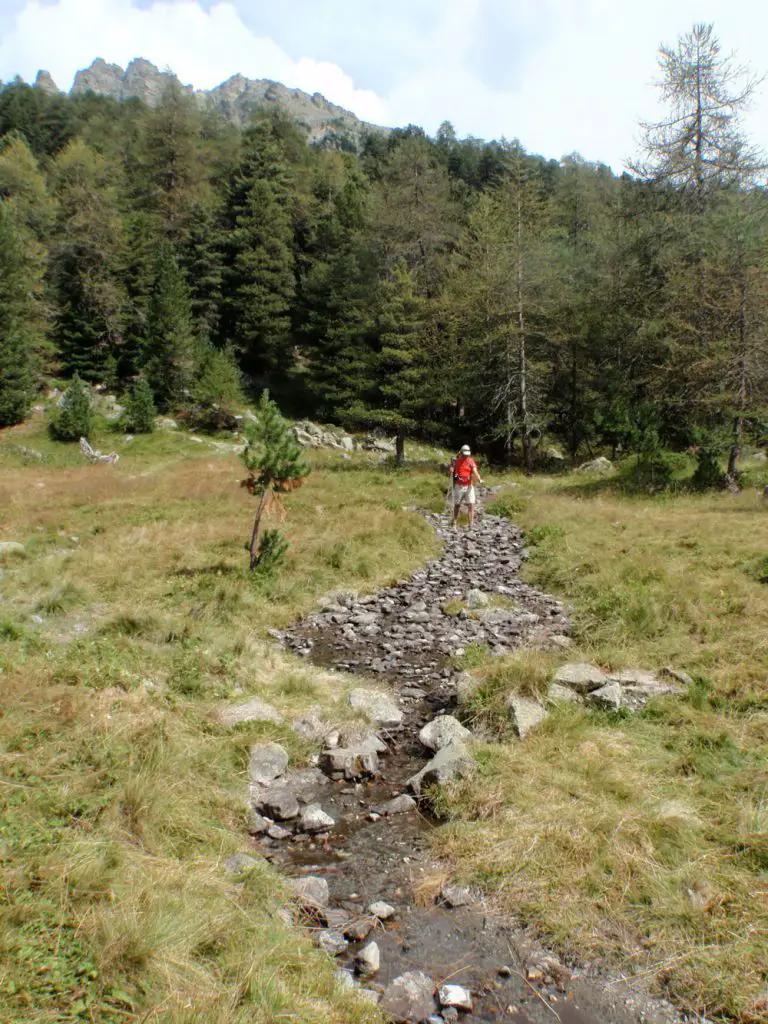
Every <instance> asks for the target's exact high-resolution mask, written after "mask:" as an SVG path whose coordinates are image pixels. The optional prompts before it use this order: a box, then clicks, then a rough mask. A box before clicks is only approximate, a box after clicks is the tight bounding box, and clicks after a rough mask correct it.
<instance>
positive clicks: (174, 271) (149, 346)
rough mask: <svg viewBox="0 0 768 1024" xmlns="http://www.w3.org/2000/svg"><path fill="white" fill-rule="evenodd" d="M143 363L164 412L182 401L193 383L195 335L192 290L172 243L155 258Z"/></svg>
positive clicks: (166, 245)
mask: <svg viewBox="0 0 768 1024" xmlns="http://www.w3.org/2000/svg"><path fill="white" fill-rule="evenodd" d="M143 362H144V368H145V373H146V375H147V378H148V380H149V382H150V384H151V386H152V392H153V394H154V396H155V401H156V402H157V406H158V408H159V409H160V410H161V412H167V411H169V410H172V409H175V408H178V407H179V406H180V405H181V404H183V403H184V401H185V400H186V397H187V394H188V389H189V386H190V384H191V383H192V374H193V369H194V334H193V328H192V315H191V312H190V303H189V289H188V288H187V283H186V280H185V278H184V273H183V271H182V270H181V269H180V267H179V265H178V263H177V262H176V257H175V255H174V251H173V247H172V246H171V244H170V243H169V242H162V243H161V244H160V246H159V247H158V250H157V253H156V257H155V271H154V280H153V283H152V291H151V295H150V299H149V308H148V310H147V329H146V335H145V339H144V356H143Z"/></svg>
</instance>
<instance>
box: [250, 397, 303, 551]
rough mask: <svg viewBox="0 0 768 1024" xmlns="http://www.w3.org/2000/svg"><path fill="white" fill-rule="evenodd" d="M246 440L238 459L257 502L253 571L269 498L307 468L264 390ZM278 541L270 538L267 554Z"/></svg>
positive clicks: (252, 547) (287, 428)
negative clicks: (251, 481) (248, 479)
mask: <svg viewBox="0 0 768 1024" xmlns="http://www.w3.org/2000/svg"><path fill="white" fill-rule="evenodd" d="M245 437H246V442H247V443H246V446H245V450H244V451H243V453H242V455H241V456H240V457H241V459H242V462H243V465H244V466H245V468H246V469H247V470H248V472H249V474H250V475H251V479H252V480H253V487H252V493H253V494H254V496H256V497H258V499H259V506H258V509H257V511H256V518H255V519H254V523H253V530H252V532H251V543H250V546H249V551H250V568H251V569H255V568H256V567H257V565H258V558H259V553H258V539H259V527H260V525H261V517H262V514H263V512H264V506H265V504H266V501H267V498H268V496H269V495H270V493H278V494H279V493H280V492H281V491H288V490H291V489H292V485H295V484H296V482H298V481H301V480H302V479H303V478H304V477H306V476H307V475H308V473H309V466H308V465H307V464H306V463H305V462H303V461H302V459H301V448H300V446H299V445H298V444H297V442H296V439H295V437H294V435H293V433H292V432H291V430H290V428H289V427H288V424H287V423H286V422H285V420H284V419H283V417H282V416H281V415H280V410H279V409H278V407H277V406H276V405H275V403H274V402H273V401H272V400H271V399H270V397H269V392H267V391H264V392H262V395H261V399H260V400H259V404H258V406H257V407H256V417H255V419H254V420H253V421H251V422H249V423H248V424H247V425H246V428H245ZM277 541H278V538H277V537H274V536H273V537H272V538H271V539H270V541H269V545H268V548H269V550H270V551H271V550H273V549H274V548H275V547H276V546H279V545H278V543H277Z"/></svg>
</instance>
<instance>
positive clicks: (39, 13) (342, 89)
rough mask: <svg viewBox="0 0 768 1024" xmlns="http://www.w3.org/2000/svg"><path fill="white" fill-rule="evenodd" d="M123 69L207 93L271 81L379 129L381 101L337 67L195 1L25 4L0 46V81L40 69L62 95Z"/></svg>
mask: <svg viewBox="0 0 768 1024" xmlns="http://www.w3.org/2000/svg"><path fill="white" fill-rule="evenodd" d="M97 56H98V57H103V58H104V60H106V61H107V62H109V63H115V64H120V65H121V66H122V67H125V66H126V65H127V64H128V63H129V62H130V61H131V60H132V59H133V58H134V57H145V58H146V59H147V60H150V61H152V62H153V63H154V64H157V65H158V67H160V68H161V69H165V68H170V69H171V70H173V71H174V72H175V73H176V74H177V75H178V76H179V78H180V79H181V80H182V81H183V82H184V83H185V84H187V83H190V84H192V85H194V86H195V87H196V88H200V89H210V88H212V87H213V86H215V85H218V84H219V83H220V82H223V81H225V80H226V79H227V78H229V77H230V76H231V75H233V74H236V73H241V74H244V75H246V76H248V77H249V78H271V79H275V80H276V81H280V82H284V83H285V85H288V86H290V87H292V88H298V89H304V90H305V91H307V92H310V93H311V92H321V93H323V95H324V96H326V98H327V99H329V100H331V101H333V102H334V103H338V104H340V105H341V106H344V107H347V108H348V109H350V110H352V111H354V112H355V113H356V114H357V115H358V116H359V117H362V118H364V119H365V120H369V121H378V122H380V123H384V122H385V121H386V119H387V109H386V106H385V104H384V103H383V102H382V100H381V99H379V97H378V96H377V95H376V94H375V93H374V92H372V91H371V90H367V89H358V88H356V87H355V83H354V82H353V80H352V78H351V77H350V76H349V75H348V74H346V73H345V72H344V71H343V70H342V69H341V68H340V67H339V66H338V65H336V64H333V63H329V62H328V61H316V60H313V59H312V58H311V57H305V58H303V59H301V60H298V61H294V60H292V59H291V58H290V57H289V56H288V55H287V54H286V53H285V52H284V51H283V50H282V49H281V48H280V47H279V46H278V45H277V44H276V43H275V42H273V41H272V40H271V39H269V38H265V37H261V36H258V35H256V34H254V33H253V32H252V31H251V30H250V29H249V28H248V27H247V26H246V25H245V24H244V22H243V21H242V19H241V17H240V14H239V12H238V10H237V8H236V7H235V6H234V4H232V3H228V2H223V3H217V4H216V5H215V6H213V7H212V8H210V10H207V11H206V10H204V9H203V8H202V7H201V6H200V5H199V4H198V3H195V2H193V0H182V2H160V3H153V4H151V6H149V7H145V8H137V7H134V6H133V4H132V2H131V0H57V2H56V3H54V4H43V3H42V2H41V0H29V2H28V3H27V5H26V7H25V8H24V9H23V10H22V11H21V12H20V13H19V14H18V15H17V16H16V18H15V20H14V23H13V24H12V26H11V27H10V28H9V29H8V30H6V31H5V32H4V34H3V37H2V40H1V41H0V77H2V78H5V79H9V78H11V77H13V76H14V75H15V74H20V75H21V76H22V77H23V78H25V79H27V80H33V79H34V77H35V75H36V74H37V71H38V69H39V68H46V69H47V70H48V71H50V72H51V74H52V75H53V78H54V80H55V81H56V83H57V84H58V85H59V87H60V88H64V89H68V88H69V87H70V85H71V84H72V79H73V77H74V74H75V72H76V71H77V70H78V69H79V68H83V67H87V66H88V65H89V64H90V63H91V62H92V61H93V59H94V58H95V57H97Z"/></svg>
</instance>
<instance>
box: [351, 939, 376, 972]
mask: <svg viewBox="0 0 768 1024" xmlns="http://www.w3.org/2000/svg"><path fill="white" fill-rule="evenodd" d="M380 966H381V954H380V952H379V947H378V944H377V943H376V942H369V943H368V944H367V945H366V946H363V948H362V949H361V950H359V952H358V954H357V956H356V957H355V967H356V968H357V971H358V974H362V975H363V976H364V977H370V976H371V975H372V974H377V973H378V970H379V967H380Z"/></svg>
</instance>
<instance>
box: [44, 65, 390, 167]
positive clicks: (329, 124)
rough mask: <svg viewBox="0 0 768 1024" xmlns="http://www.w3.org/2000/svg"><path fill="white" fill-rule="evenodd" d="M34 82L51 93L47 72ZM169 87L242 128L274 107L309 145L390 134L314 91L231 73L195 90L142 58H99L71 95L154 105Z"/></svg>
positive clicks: (343, 144) (351, 145)
mask: <svg viewBox="0 0 768 1024" xmlns="http://www.w3.org/2000/svg"><path fill="white" fill-rule="evenodd" d="M46 76H47V77H46ZM43 83H45V84H43ZM48 83H50V85H49V84H48ZM38 84H40V85H41V88H45V89H46V90H49V91H50V87H51V86H52V87H53V88H54V89H55V85H54V84H53V81H52V79H51V78H50V75H48V73H47V72H43V71H41V72H40V73H39V75H38ZM172 84H173V85H176V86H177V87H179V88H183V89H184V90H185V91H186V92H188V93H189V94H190V95H192V96H194V97H195V100H196V101H197V103H198V104H199V105H200V106H201V107H204V108H206V109H213V110H215V111H216V112H217V113H219V114H221V115H223V116H224V117H227V118H229V120H231V121H234V122H235V123H236V124H238V125H241V126H242V125H244V124H246V123H247V121H248V119H249V117H250V115H251V114H252V112H253V111H254V110H260V109H264V108H268V107H273V106H276V105H279V106H280V107H281V108H282V109H283V110H285V112H286V113H287V114H288V115H289V116H290V117H291V118H293V120H294V121H296V123H297V124H298V125H299V127H300V128H301V129H302V130H303V131H304V133H305V134H306V136H307V142H309V143H322V144H324V145H326V146H333V147H336V148H340V149H359V148H360V146H361V145H362V142H363V140H364V138H365V136H366V135H369V134H373V133H376V134H380V133H386V132H388V131H389V129H387V128H381V127H379V126H378V125H372V124H368V123H366V122H365V121H360V120H359V118H357V117H356V116H355V115H354V114H353V113H351V112H350V111H349V110H345V109H344V107H339V106H337V105H336V104H335V103H330V102H329V101H328V100H327V99H326V98H325V97H324V96H323V95H322V94H321V93H319V92H316V93H313V94H312V95H311V96H310V95H309V94H308V93H306V92H302V90H301V89H289V88H288V87H287V86H285V85H283V84H282V83H281V82H273V81H270V80H269V79H251V78H246V77H245V76H244V75H241V74H236V75H233V76H232V77H231V78H228V79H227V81H226V82H223V83H222V84H221V85H219V86H216V88H215V89H211V90H210V91H208V92H205V91H198V92H195V91H194V90H193V89H192V87H191V86H182V84H181V82H180V81H179V79H178V78H177V77H176V76H175V75H173V74H170V73H169V72H165V71H160V70H159V69H158V68H157V67H155V65H154V64H152V63H151V62H150V61H148V60H144V58H142V57H138V58H136V59H135V60H132V61H131V63H130V64H129V65H128V67H127V68H126V69H125V71H123V69H122V68H121V67H120V66H119V65H117V64H107V63H106V61H104V60H102V58H100V57H99V58H98V59H97V60H95V61H94V62H93V64H91V66H90V67H89V68H86V69H85V70H83V71H78V73H77V75H76V76H75V82H74V85H73V86H72V93H71V94H72V95H74V96H77V95H82V94H83V93H87V92H94V93H96V94H97V95H99V96H111V97H112V98H113V99H116V100H128V99H138V100H141V101H142V102H143V103H146V104H147V105H148V106H150V107H155V106H157V105H158V104H159V103H160V102H161V100H162V97H163V93H164V92H165V90H166V88H167V87H168V86H169V85H172Z"/></svg>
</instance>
